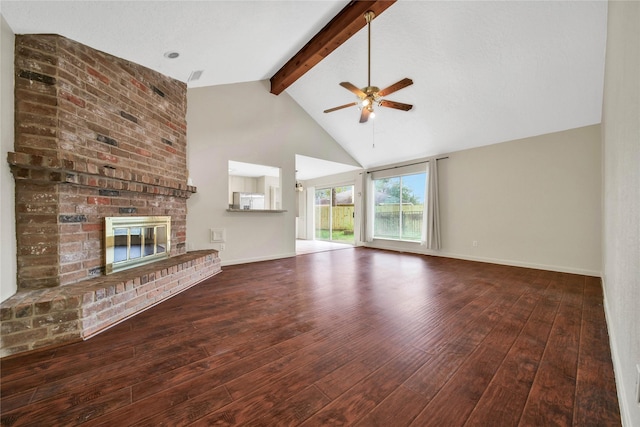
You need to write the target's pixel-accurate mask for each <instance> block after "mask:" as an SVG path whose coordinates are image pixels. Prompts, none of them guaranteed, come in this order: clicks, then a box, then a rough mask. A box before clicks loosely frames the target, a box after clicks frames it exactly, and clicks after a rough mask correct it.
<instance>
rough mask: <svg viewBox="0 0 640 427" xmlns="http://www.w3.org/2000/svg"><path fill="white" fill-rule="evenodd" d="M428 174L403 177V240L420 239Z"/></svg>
mask: <svg viewBox="0 0 640 427" xmlns="http://www.w3.org/2000/svg"><path fill="white" fill-rule="evenodd" d="M425 178H426V174H424V173H419V174H415V175H406V176H403V177H402V240H411V241H420V239H421V236H422V212H423V210H424V188H425Z"/></svg>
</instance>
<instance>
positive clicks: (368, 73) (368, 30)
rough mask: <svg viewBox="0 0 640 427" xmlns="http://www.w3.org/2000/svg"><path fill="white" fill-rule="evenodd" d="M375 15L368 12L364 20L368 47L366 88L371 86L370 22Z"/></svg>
mask: <svg viewBox="0 0 640 427" xmlns="http://www.w3.org/2000/svg"><path fill="white" fill-rule="evenodd" d="M375 17H376V14H375V13H374V12H373V11H371V10H369V11H367V12H365V14H364V19H365V20H366V21H367V45H368V47H369V49H368V54H367V86H371V21H373V18H375Z"/></svg>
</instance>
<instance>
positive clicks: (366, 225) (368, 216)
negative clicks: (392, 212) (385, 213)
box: [360, 172, 375, 242]
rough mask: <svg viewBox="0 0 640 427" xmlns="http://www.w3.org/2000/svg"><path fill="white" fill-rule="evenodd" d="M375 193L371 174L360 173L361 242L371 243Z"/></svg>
mask: <svg viewBox="0 0 640 427" xmlns="http://www.w3.org/2000/svg"><path fill="white" fill-rule="evenodd" d="M374 200H375V191H374V189H373V179H372V178H371V174H370V173H367V172H363V173H362V216H361V222H360V225H361V227H360V239H361V240H362V241H363V242H373V215H374V213H373V212H374V206H373V205H374V202H373V201H374Z"/></svg>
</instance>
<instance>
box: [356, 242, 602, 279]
mask: <svg viewBox="0 0 640 427" xmlns="http://www.w3.org/2000/svg"><path fill="white" fill-rule="evenodd" d="M365 246H366V247H369V248H374V249H375V248H377V249H384V250H389V251H396V252H407V253H415V254H420V255H432V256H439V257H444V258H455V259H462V260H465V261H477V262H486V263H489V264H500V265H508V266H511V267H524V268H533V269H536V270H547V271H557V272H559V273H571V274H581V275H583V276H595V277H601V276H602V272H600V271H596V270H586V269H582V268H575V267H565V266H559V265H547V264H536V263H532V262H524V261H516V260H509V259H500V258H485V257H475V256H469V255H461V254H456V253H450V252H442V251H432V250H429V249H424V248H423V247H422V246H418V247H417V248H416V249H414V250H412V249H410V248H398V247H397V246H394V245H393V244H391V245H385V244H384V243H382V244H380V242H377V243H376V245H375V246H373V245H366V244H365Z"/></svg>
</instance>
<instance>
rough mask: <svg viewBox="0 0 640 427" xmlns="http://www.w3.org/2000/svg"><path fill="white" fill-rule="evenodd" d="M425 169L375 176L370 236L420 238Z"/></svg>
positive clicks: (394, 238)
mask: <svg viewBox="0 0 640 427" xmlns="http://www.w3.org/2000/svg"><path fill="white" fill-rule="evenodd" d="M425 184H426V173H424V172H422V173H414V174H409V175H400V176H389V177H384V178H374V179H373V188H374V191H375V197H374V209H373V211H374V212H373V213H374V215H373V237H374V238H376V239H391V240H403V241H410V242H419V241H420V240H421V236H422V222H423V211H424V209H425V203H424V194H425Z"/></svg>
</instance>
